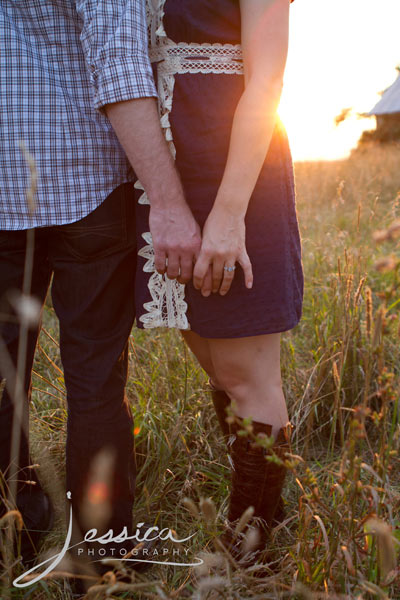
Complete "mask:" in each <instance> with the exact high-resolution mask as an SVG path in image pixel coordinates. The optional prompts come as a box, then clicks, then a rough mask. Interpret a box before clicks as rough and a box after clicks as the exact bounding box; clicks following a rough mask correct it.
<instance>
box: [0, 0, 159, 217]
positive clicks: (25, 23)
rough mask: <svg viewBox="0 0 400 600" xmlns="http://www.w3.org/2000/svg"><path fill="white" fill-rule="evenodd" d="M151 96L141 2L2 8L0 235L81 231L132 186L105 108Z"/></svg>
mask: <svg viewBox="0 0 400 600" xmlns="http://www.w3.org/2000/svg"><path fill="white" fill-rule="evenodd" d="M152 96H153V97H156V96H157V92H156V89H155V86H154V81H153V76H152V70H151V65H150V62H149V59H148V56H147V32H146V17H145V0H1V1H0V229H26V228H29V227H40V226H48V225H60V224H63V223H71V222H73V221H77V220H79V219H81V218H83V217H84V216H86V215H87V214H89V213H90V212H91V211H92V210H94V209H95V208H96V207H97V206H98V205H99V204H100V203H101V202H102V201H103V200H104V199H105V198H106V197H107V196H108V194H109V193H111V191H112V190H113V189H114V188H115V187H117V186H118V185H119V184H121V183H123V182H125V181H130V180H133V179H134V174H133V172H132V169H131V167H130V165H129V163H128V161H127V159H126V156H125V153H124V151H123V150H122V147H121V146H120V144H119V142H118V140H117V138H116V135H115V133H114V131H113V129H112V127H111V124H110V122H109V120H108V119H107V117H106V115H105V113H104V111H103V109H102V107H104V105H106V104H109V103H113V102H118V101H120V100H129V99H132V98H142V97H152ZM20 141H23V142H24V143H25V146H26V148H27V149H28V150H29V152H30V153H31V154H32V155H33V157H34V159H35V164H36V168H37V173H38V191H37V195H36V210H35V213H34V215H33V216H30V215H29V209H28V206H27V202H26V189H27V187H28V186H29V180H30V176H29V169H28V166H27V163H26V160H25V158H24V156H23V154H22V152H21V149H20V145H19V144H20Z"/></svg>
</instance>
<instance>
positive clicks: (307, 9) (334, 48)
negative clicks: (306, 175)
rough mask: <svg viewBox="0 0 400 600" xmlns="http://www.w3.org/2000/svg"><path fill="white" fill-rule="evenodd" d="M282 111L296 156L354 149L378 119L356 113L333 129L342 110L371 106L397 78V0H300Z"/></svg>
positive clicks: (294, 9)
mask: <svg viewBox="0 0 400 600" xmlns="http://www.w3.org/2000/svg"><path fill="white" fill-rule="evenodd" d="M290 10H291V22H290V48H289V58H288V63H287V68H286V75H285V87H284V92H283V97H282V101H281V105H280V109H279V113H280V115H281V117H282V119H283V121H284V123H285V125H286V128H287V130H288V135H289V139H290V145H291V148H292V153H293V157H294V159H295V160H317V159H335V158H341V157H344V156H346V155H348V154H349V151H350V149H351V148H352V147H354V146H355V145H356V143H357V140H358V138H359V137H360V134H361V132H362V131H363V130H364V129H372V128H374V127H375V119H362V120H359V119H357V118H356V117H352V118H350V119H349V120H346V121H345V122H343V123H341V124H340V125H339V127H335V124H334V118H335V117H336V116H337V115H338V114H339V113H340V112H341V110H342V109H343V108H348V107H353V109H354V111H355V112H368V111H369V110H371V108H372V107H373V106H374V104H375V103H376V102H377V101H378V100H379V98H380V96H379V95H378V92H380V91H382V90H383V89H385V88H386V87H388V86H389V85H391V84H392V83H393V81H394V80H395V79H396V76H397V72H396V70H395V67H396V65H398V64H400V0H295V2H294V3H293V4H292V5H291V9H290Z"/></svg>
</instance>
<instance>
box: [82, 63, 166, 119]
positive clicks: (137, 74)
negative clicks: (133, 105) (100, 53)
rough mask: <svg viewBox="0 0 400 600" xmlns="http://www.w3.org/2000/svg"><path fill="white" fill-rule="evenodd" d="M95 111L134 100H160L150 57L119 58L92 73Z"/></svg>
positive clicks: (103, 64)
mask: <svg viewBox="0 0 400 600" xmlns="http://www.w3.org/2000/svg"><path fill="white" fill-rule="evenodd" d="M92 81H93V84H94V107H95V108H97V109H102V107H104V106H105V105H106V104H113V103H114V102H121V101H123V100H132V99H134V98H148V97H155V98H157V97H158V94H157V90H156V87H155V84H154V79H153V73H152V69H151V67H150V66H149V60H148V58H147V56H142V55H141V54H135V55H134V56H125V57H118V58H115V59H111V60H109V61H108V62H107V63H102V65H101V69H99V70H96V69H94V70H93V71H92Z"/></svg>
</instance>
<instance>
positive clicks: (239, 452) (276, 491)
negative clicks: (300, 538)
mask: <svg viewBox="0 0 400 600" xmlns="http://www.w3.org/2000/svg"><path fill="white" fill-rule="evenodd" d="M252 426H253V434H254V435H255V436H257V437H258V434H263V435H267V436H269V437H270V436H271V431H272V427H271V425H268V424H265V423H259V422H257V421H253V422H252ZM240 428H241V427H240V425H236V433H235V435H234V437H233V440H232V438H231V440H232V444H231V459H232V463H233V470H232V480H231V495H230V500H229V511H228V524H229V527H228V529H227V531H226V532H225V534H223V535H222V537H221V541H222V543H223V544H224V545H225V547H227V548H228V550H229V551H230V552H231V554H232V555H233V556H234V557H235V558H236V559H237V560H238V561H239V562H240V563H241V565H242V566H249V565H252V564H254V562H255V560H256V559H257V557H258V555H259V553H260V552H261V551H262V550H263V548H264V547H265V544H266V541H267V539H268V536H269V533H270V530H271V528H272V527H273V526H274V521H275V514H276V510H277V507H278V504H279V501H280V498H281V492H282V488H283V485H284V481H285V477H286V472H287V468H286V467H285V465H284V464H282V463H281V464H279V461H278V462H276V461H275V462H274V461H271V460H268V459H267V457H268V456H271V455H272V454H275V455H276V456H277V457H278V459H280V460H284V458H285V453H286V452H288V451H289V449H290V433H291V428H292V426H291V425H290V424H289V423H288V425H287V426H286V428H281V429H280V430H279V432H278V435H277V437H276V439H275V441H274V443H273V445H272V447H271V448H269V449H265V448H263V447H262V446H260V445H258V444H256V443H255V442H252V441H251V440H250V439H248V437H244V436H240V435H238V434H237V431H238V430H239V429H240ZM249 506H253V508H254V513H253V515H252V516H251V518H250V520H249V522H248V526H249V527H253V528H255V529H256V530H257V533H258V542H257V543H255V544H254V547H253V548H252V549H251V552H249V553H248V554H247V555H244V551H243V550H242V548H243V546H242V543H241V541H242V539H243V537H244V535H243V534H242V535H241V538H240V537H237V536H235V533H234V529H235V525H237V524H238V522H239V520H240V517H241V516H242V514H243V512H244V511H245V510H246V509H247V508H248V507H249ZM248 531H249V530H248V529H246V531H245V533H247V532H248Z"/></svg>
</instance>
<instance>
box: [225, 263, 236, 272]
mask: <svg viewBox="0 0 400 600" xmlns="http://www.w3.org/2000/svg"><path fill="white" fill-rule="evenodd" d="M235 269H236V265H233V266H232V267H228V266H227V265H225V266H224V271H228V273H231V272H232V271H234V270H235Z"/></svg>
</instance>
